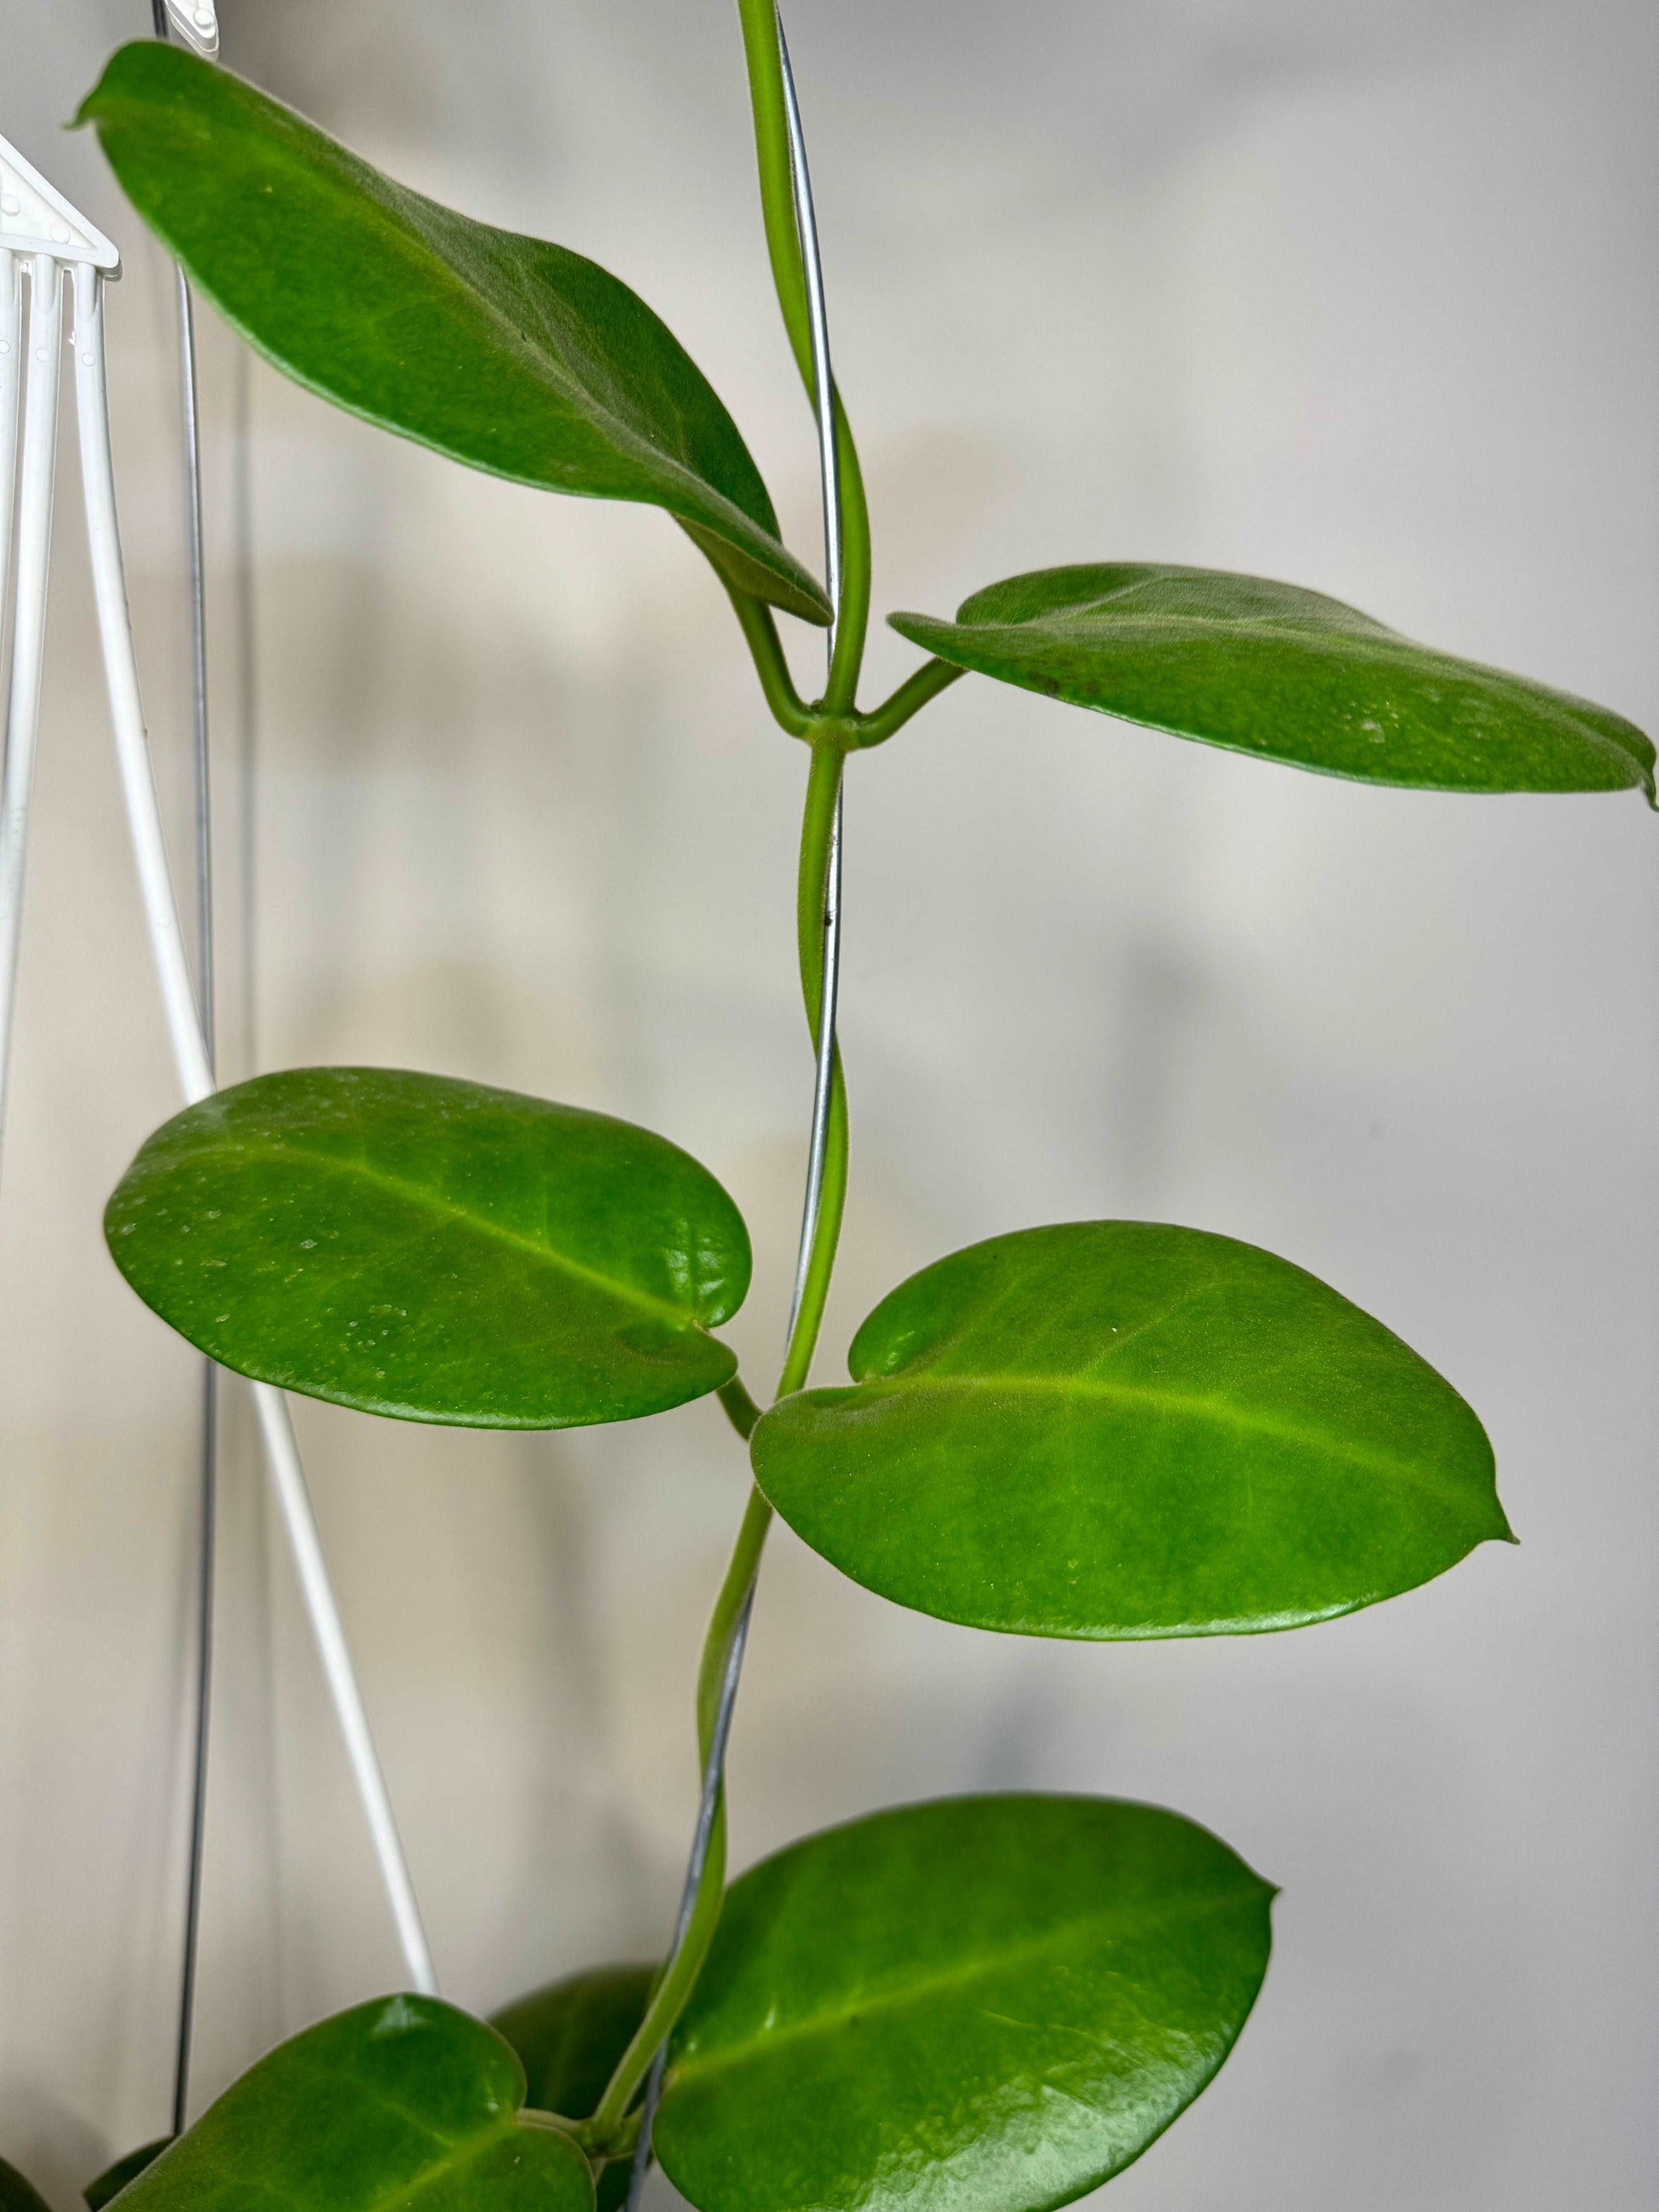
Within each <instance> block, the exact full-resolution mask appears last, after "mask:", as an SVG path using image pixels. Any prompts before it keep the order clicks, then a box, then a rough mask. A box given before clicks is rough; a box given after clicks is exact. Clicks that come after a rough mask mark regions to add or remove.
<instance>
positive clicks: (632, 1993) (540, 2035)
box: [489, 1966, 657, 2212]
mask: <svg viewBox="0 0 1659 2212" xmlns="http://www.w3.org/2000/svg"><path fill="white" fill-rule="evenodd" d="M656 1973H657V1970H656V1968H655V1967H654V1966H593V1967H590V1968H589V1969H588V1970H587V1971H586V1972H584V1973H580V1974H572V1975H570V1976H568V1978H567V1979H565V1980H564V1981H562V1982H554V1983H552V1984H550V1986H549V1987H548V1988H546V1989H544V1990H536V1991H535V1992H534V1994H533V1995H532V1996H527V1997H520V1999H519V2000H518V2002H516V2003H515V2004H510V2005H507V2007H506V2008H504V2009H503V2010H502V2011H501V2012H498V2013H495V2014H494V2015H492V2016H491V2020H490V2023H489V2024H490V2026H491V2027H493V2028H495V2031H496V2033H498V2034H501V2035H504V2036H505V2037H506V2038H507V2041H508V2042H509V2043H510V2044H511V2045H513V2049H514V2051H517V2052H518V2054H519V2058H520V2063H521V2064H522V2065H523V2067H524V2070H525V2079H526V2081H527V2082H528V2083H529V2085H530V2086H529V2098H530V2102H531V2103H532V2105H535V2106H538V2107H539V2109H540V2110H541V2111H543V2112H563V2113H565V2114H567V2115H568V2117H569V2118H572V2119H581V2120H585V2119H586V2118H587V2117H588V2115H589V2114H590V2113H591V2112H592V2111H593V2108H594V2106H596V2105H597V2104H598V2103H599V2099H600V2098H601V2097H602V2096H603V2095H604V2094H605V2085H606V2083H607V2082H608V2081H610V2079H611V2075H612V2074H613V2073H614V2072H615V2071H616V2069H617V2060H618V2059H619V2058H620V2057H622V2055H623V2051H626V2050H627V2048H628V2046H629V2043H630V2042H631V2041H632V2039H633V2036H634V2031H635V2028H636V2027H638V2026H639V2024H640V2022H641V2021H642V2020H643V2019H644V2018H645V2007H646V2001H647V1998H648V1997H649V1996H650V1993H651V1984H652V1983H653V1981H654V1980H655V1979H656ZM632 2166H633V2160H632V2159H631V2158H620V2159H613V2160H611V2163H610V2164H609V2165H608V2166H605V2169H604V2171H603V2172H601V2173H600V2175H599V2184H598V2195H599V2208H598V2212H617V2207H618V2206H619V2205H621V2204H622V2203H624V2202H625V2201H626V2199H627V2196H628V2182H629V2172H630V2171H631V2169H632Z"/></svg>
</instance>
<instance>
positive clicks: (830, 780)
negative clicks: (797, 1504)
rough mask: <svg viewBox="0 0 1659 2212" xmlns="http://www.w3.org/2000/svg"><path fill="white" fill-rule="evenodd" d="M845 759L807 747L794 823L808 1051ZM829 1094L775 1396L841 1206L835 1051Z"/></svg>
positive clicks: (822, 1278) (809, 1310)
mask: <svg viewBox="0 0 1659 2212" xmlns="http://www.w3.org/2000/svg"><path fill="white" fill-rule="evenodd" d="M845 759H846V756H845V754H844V753H843V752H842V748H841V747H840V746H839V745H838V744H829V743H824V744H817V745H814V746H813V748H812V769H811V775H809V777H808V778H807V783H806V805H805V811H804V813H803V815H802V818H801V829H800V866H799V872H798V873H797V876H796V879H795V934H796V944H797V949H798V951H799V960H800V988H801V997H802V998H803V999H804V1000H805V1004H806V1020H807V1026H808V1027H809V1028H810V1030H811V1033H812V1048H813V1050H814V1051H815V1052H816V1051H817V1043H818V1016H819V1012H820V1011H821V1003H822V999H823V906H824V895H825V891H826V890H827V888H828V884H829V841H830V836H831V833H832V831H833V829H834V828H835V820H836V801H837V799H839V798H840V796H841V781H842V769H843V767H844V764H845ZM831 1084H832V1088H831V1091H830V1095H829V1129H828V1132H827V1137H828V1142H827V1145H826V1147H825V1154H824V1165H823V1193H822V1194H821V1196H820V1198H819V1201H818V1217H817V1228H816V1231H815V1233H814V1235H813V1238H812V1249H811V1252H810V1253H809V1254H808V1255H807V1263H806V1274H805V1281H804V1283H803V1284H802V1286H801V1299H800V1307H799V1311H798V1312H797V1313H796V1316H795V1325H794V1327H793V1329H792V1330H791V1331H790V1333H789V1346H788V1350H787V1352H786V1354H785V1356H784V1363H783V1373H782V1375H781V1377H780V1378H779V1382H778V1395H779V1397H781V1398H787V1396H788V1395H790V1393H791V1392H792V1391H794V1390H799V1389H800V1388H801V1387H802V1385H803V1384H804V1383H805V1381H806V1376H807V1370H808V1369H809V1368H810V1367H811V1364H812V1353H813V1351H814V1349H815V1348H816V1346H817V1340H818V1330H819V1328H820V1327H821V1325H822V1323H823V1306H824V1301H825V1299H826V1298H827V1297H829V1278H830V1274H831V1273H832V1272H833V1270H834V1267H835V1264H836V1244H837V1243H838V1241H839V1239H840V1237H841V1222H842V1212H843V1210H844V1208H845V1206H846V1202H847V1152H848V1130H847V1085H846V1082H845V1080H844V1079H843V1077H842V1066H841V1050H840V1048H839V1046H837V1048H836V1055H835V1064H834V1072H833V1074H832V1078H831Z"/></svg>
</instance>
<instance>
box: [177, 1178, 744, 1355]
mask: <svg viewBox="0 0 1659 2212" xmlns="http://www.w3.org/2000/svg"><path fill="white" fill-rule="evenodd" d="M204 1152H206V1153H207V1154H209V1155H210V1154H213V1153H216V1154H219V1155H220V1156H221V1157H224V1158H229V1159H231V1160H233V1161H234V1162H236V1163H238V1164H241V1163H244V1162H246V1161H249V1160H252V1161H254V1162H256V1163H258V1162H266V1163H270V1164H279V1163H281V1162H282V1161H283V1159H284V1158H288V1159H292V1158H295V1157H297V1158H300V1159H302V1160H303V1161H304V1162H305V1163H306V1164H307V1167H311V1168H315V1169H317V1170H319V1171H320V1172H321V1173H323V1174H325V1175H330V1176H335V1177H336V1178H337V1179H340V1180H345V1181H350V1180H353V1179H355V1180H356V1181H358V1182H365V1183H369V1184H372V1185H374V1187H376V1188H379V1189H381V1190H385V1191H389V1192H390V1193H391V1194H392V1195H393V1196H394V1197H397V1198H398V1199H401V1200H403V1201H404V1204H406V1205H408V1206H411V1207H414V1208H416V1209H420V1210H422V1211H424V1212H428V1213H430V1214H432V1215H433V1216H434V1217H435V1226H439V1225H443V1224H445V1223H448V1222H459V1224H460V1225H462V1226H463V1227H465V1228H466V1229H468V1230H470V1231H471V1232H472V1233H473V1234H474V1235H475V1236H478V1237H487V1238H489V1239H491V1240H492V1241H493V1242H495V1243H498V1244H501V1245H504V1246H506V1247H507V1249H508V1250H509V1251H513V1252H518V1253H522V1254H524V1255H527V1256H528V1257H530V1258H531V1259H533V1260H535V1261H538V1262H539V1263H540V1264H542V1265H544V1266H546V1267H555V1268H558V1269H561V1270H562V1272H563V1273H566V1274H568V1275H570V1276H572V1277H574V1279H576V1280H577V1281H579V1282H581V1283H585V1284H587V1285H591V1286H592V1288H594V1289H597V1290H600V1291H605V1293H606V1294H607V1296H609V1297H614V1298H617V1299H620V1300H622V1301H623V1302H624V1303H625V1304H629V1305H632V1306H635V1307H637V1308H638V1310H640V1311H641V1313H643V1314H646V1315H648V1316H650V1317H651V1318H652V1319H653V1320H658V1321H668V1322H672V1323H673V1325H674V1326H675V1327H676V1328H680V1329H698V1330H701V1329H702V1322H700V1321H699V1319H698V1318H697V1316H696V1313H695V1312H691V1311H689V1310H687V1309H686V1308H684V1306H677V1305H674V1304H671V1302H670V1301H669V1300H667V1299H665V1298H658V1297H653V1295H652V1294H651V1292H650V1291H642V1290H641V1289H640V1288H639V1287H638V1285H636V1284H633V1283H625V1282H622V1281H619V1280H618V1279H617V1278H616V1277H614V1276H611V1275H606V1274H603V1273H600V1272H599V1269H598V1268H596V1267H585V1266H584V1265H583V1263H582V1262H581V1261H580V1260H575V1259H573V1258H571V1256H570V1255H569V1254H568V1253H565V1252H561V1251H559V1250H558V1249H556V1247H555V1246H553V1245H550V1244H544V1243H538V1241H537V1240H536V1239H535V1238H534V1237H526V1236H521V1235H520V1233H519V1232H518V1231H515V1230H512V1229H507V1228H505V1227H503V1226H502V1225H501V1224H500V1223H499V1222H494V1221H489V1220H487V1219H485V1218H483V1216H481V1215H479V1214H477V1213H471V1212H468V1211H467V1209H466V1207H465V1206H457V1205H455V1204H454V1203H453V1201H452V1200H447V1199H442V1198H439V1197H437V1196H435V1194H433V1193H432V1192H431V1191H429V1190H426V1189H423V1188H422V1187H421V1186H420V1185H418V1184H415V1183H409V1182H404V1180H403V1178H402V1177H401V1176H394V1175H389V1174H387V1173H386V1170H384V1169H381V1168H376V1167H372V1166H370V1165H369V1164H368V1163H367V1162H365V1161H363V1160H361V1159H350V1158H343V1157H341V1156H340V1155H338V1154H335V1153H329V1152H312V1151H309V1150H308V1149H307V1147H306V1146H303V1145H283V1146H265V1145H251V1144H249V1143H247V1142H246V1140H245V1139H244V1140H240V1141H239V1140H237V1139H234V1138H232V1137H225V1138H222V1139H220V1141H219V1142H218V1143H216V1144H215V1145H213V1146H210V1147H206V1148H204ZM204 1152H197V1153H196V1154H195V1155H194V1158H192V1159H191V1162H190V1163H189V1164H191V1165H194V1164H197V1162H199V1161H200V1160H201V1159H202V1158H203V1157H204ZM169 1164H170V1165H171V1164H172V1163H169Z"/></svg>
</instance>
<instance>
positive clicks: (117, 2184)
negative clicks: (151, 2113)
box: [81, 2136, 173, 2212]
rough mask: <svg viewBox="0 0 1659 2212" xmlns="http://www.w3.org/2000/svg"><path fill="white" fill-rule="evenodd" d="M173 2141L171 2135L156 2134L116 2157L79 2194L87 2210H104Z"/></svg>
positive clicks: (153, 2163)
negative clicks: (150, 2139)
mask: <svg viewBox="0 0 1659 2212" xmlns="http://www.w3.org/2000/svg"><path fill="white" fill-rule="evenodd" d="M172 2141H173V2137H172V2136H156V2138H155V2142H147V2143H140V2144H139V2146H138V2148H137V2150H130V2151H129V2152H128V2153H127V2154H126V2156H125V2158H118V2159H117V2160H116V2161H115V2163H114V2164H113V2165H112V2166H106V2167H105V2168H104V2170H103V2172H101V2173H100V2175H99V2176H98V2178H97V2179H96V2180H95V2181H89V2182H88V2184H87V2185H86V2187H85V2188H84V2189H83V2190H82V2191H81V2194H82V2197H85V2199H86V2203H87V2212H104V2207H105V2205H106V2204H107V2203H110V2201H111V2200H112V2198H113V2197H118V2196H119V2195H120V2194H121V2191H123V2190H124V2189H125V2187H126V2185H127V2184H128V2182H130V2181H136V2180H137V2178H138V2176H139V2175H140V2174H141V2173H142V2172H143V2170H144V2168H145V2167H146V2166H154V2165H155V2161H156V2160H157V2159H158V2158H160V2156H161V2153H162V2152H163V2151H164V2150H165V2149H166V2148H167V2145H168V2144H169V2143H170V2142H172Z"/></svg>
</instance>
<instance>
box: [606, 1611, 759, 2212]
mask: <svg viewBox="0 0 1659 2212" xmlns="http://www.w3.org/2000/svg"><path fill="white" fill-rule="evenodd" d="M754 1603H755V1585H754V1583H752V1582H751V1583H750V1585H749V1589H748V1592H747V1594H746V1595H745V1596H744V1601H743V1603H742V1605H741V1606H740V1607H738V1617H737V1619H736V1620H734V1621H733V1622H732V1640H731V1642H730V1643H729V1644H727V1646H726V1671H725V1672H724V1674H722V1675H721V1676H720V1698H719V1700H718V1702H717V1703H716V1705H715V1707H714V1729H713V1731H712V1732H711V1734H710V1735H709V1739H708V1758H707V1759H705V1760H704V1762H703V1769H702V1800H701V1802H699V1804H698V1807H697V1826H696V1833H695V1835H694V1836H693V1838H692V1843H691V1856H690V1858H689V1859H688V1860H687V1861H686V1865H685V1881H684V1884H683V1885H682V1887H681V1889H680V1909H679V1912H678V1917H676V1919H675V1922H674V1941H673V1943H672V1945H671V1947H670V1949H669V1954H668V1955H669V1957H670V1958H672V1957H673V1955H674V1954H675V1952H677V1951H678V1949H679V1948H680V1946H681V1944H682V1943H684V1941H685V1938H686V1932H687V1930H688V1929H690V1925H691V1916H692V1914H693V1912H694V1911H696V1904H697V1892H698V1890H699V1889H700V1888H701V1887H702V1872H703V1869H704V1867H705V1866H706V1865H707V1864H708V1842H709V1838H710V1837H711V1836H712V1835H713V1833H714V1812H715V1808H716V1807H717V1806H718V1805H719V1803H720V1784H721V1781H722V1780H723V1778H724V1777H725V1772H726V1738H727V1737H728V1736H729V1735H731V1733H732V1709H733V1707H734V1706H735V1705H736V1704H737V1702H738V1680H739V1679H740V1678H741V1676H742V1674H743V1655H744V1647H745V1645H746V1644H748V1641H749V1616H750V1613H751V1611H752V1610H753V1608H754ZM667 2063H668V2041H667V2039H666V2037H665V2038H664V2039H663V2040H662V2042H661V2043H659V2045H657V2055H656V2057H654V2058H653V2060H652V2061H651V2071H650V2072H649V2073H648V2074H647V2075H646V2077H645V2102H644V2104H643V2105H642V2106H641V2110H640V2133H639V2141H638V2142H637V2143H636V2144H635V2149H634V2161H633V2165H632V2166H631V2167H630V2168H629V2176H628V2212H640V2199H641V2196H642V2194H643V2193H644V2190H645V2177H646V2175H647V2172H649V2171H650V2167H651V2129H652V2124H653V2122H654V2120H655V2119H656V2117H657V2103H658V2100H659V2098H660V2097H661V2095H662V2077H663V2069H665V2066H666V2065H667Z"/></svg>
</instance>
